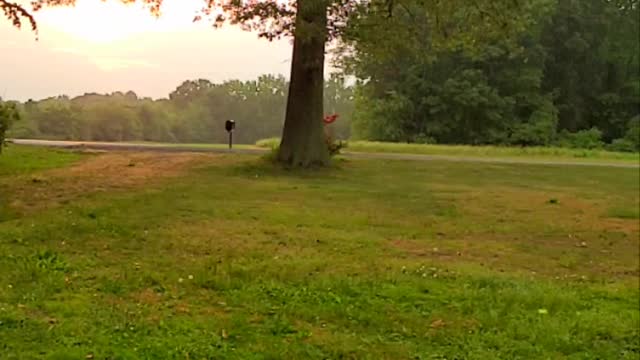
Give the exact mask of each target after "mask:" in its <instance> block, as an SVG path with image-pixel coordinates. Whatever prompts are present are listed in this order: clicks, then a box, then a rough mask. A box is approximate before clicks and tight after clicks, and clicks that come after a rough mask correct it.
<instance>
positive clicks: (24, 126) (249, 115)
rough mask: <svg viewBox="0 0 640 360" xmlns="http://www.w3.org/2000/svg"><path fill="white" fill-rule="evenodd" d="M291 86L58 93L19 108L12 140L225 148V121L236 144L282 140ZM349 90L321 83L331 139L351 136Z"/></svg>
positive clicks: (196, 84) (188, 85)
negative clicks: (332, 117)
mask: <svg viewBox="0 0 640 360" xmlns="http://www.w3.org/2000/svg"><path fill="white" fill-rule="evenodd" d="M287 87H288V84H287V82H286V80H285V79H284V77H275V76H262V77H260V78H259V79H258V80H257V81H245V82H243V81H238V80H234V81H227V82H224V83H222V84H214V83H211V82H210V81H208V80H194V81H185V82H184V83H182V84H181V85H180V86H178V87H177V88H176V90H175V91H173V92H172V93H171V94H170V95H169V98H168V99H160V100H152V99H148V98H139V97H138V96H136V94H135V93H133V92H127V93H122V92H116V93H112V94H107V95H101V94H85V95H83V96H79V97H75V98H69V97H67V96H59V97H53V98H48V99H44V100H41V101H29V102H27V103H24V104H20V108H21V109H22V113H23V115H24V121H23V122H21V124H20V125H19V126H17V127H16V128H15V129H14V131H13V132H12V135H13V136H15V137H28V138H47V139H63V140H97V141H163V142H183V143H184V142H202V143H211V142H214V143H224V142H226V141H227V133H226V131H225V130H224V122H225V121H226V120H228V119H233V120H235V121H236V123H237V128H236V132H235V141H236V142H239V143H251V144H252V143H254V142H255V141H257V140H259V139H262V138H267V137H273V136H280V135H281V131H282V122H283V119H284V111H285V105H286V95H287ZM352 104H353V95H352V88H350V87H348V86H346V85H345V84H344V82H343V81H342V80H341V79H339V78H338V77H335V76H334V77H331V78H330V79H329V81H327V82H326V84H325V108H326V111H327V113H338V114H340V115H341V116H340V120H339V121H337V122H336V123H335V125H333V127H334V128H333V132H334V135H335V136H336V137H339V138H347V137H348V136H349V120H350V117H351V112H352Z"/></svg>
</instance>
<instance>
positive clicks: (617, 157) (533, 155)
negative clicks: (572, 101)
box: [256, 138, 640, 164]
mask: <svg viewBox="0 0 640 360" xmlns="http://www.w3.org/2000/svg"><path fill="white" fill-rule="evenodd" d="M279 142H280V140H279V139H276V138H274V139H265V140H260V141H258V142H257V143H256V146H258V147H262V148H274V147H276V146H278V144H279ZM347 143H348V146H347V148H346V150H345V151H346V152H357V153H396V154H418V155H437V156H457V157H471V158H475V157H479V158H497V159H499V158H515V159H538V160H544V161H558V162H562V161H571V162H616V163H618V162H619V163H629V164H639V163H640V154H638V153H623V152H614V151H606V150H586V149H568V148H560V147H552V146H549V147H538V146H531V147H517V146H471V145H429V144H406V143H390V142H376V141H348V142H347Z"/></svg>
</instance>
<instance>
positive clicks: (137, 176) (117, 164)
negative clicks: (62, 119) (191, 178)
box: [8, 152, 220, 214]
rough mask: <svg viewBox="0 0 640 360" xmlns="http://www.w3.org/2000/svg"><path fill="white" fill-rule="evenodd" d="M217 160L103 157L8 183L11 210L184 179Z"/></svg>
mask: <svg viewBox="0 0 640 360" xmlns="http://www.w3.org/2000/svg"><path fill="white" fill-rule="evenodd" d="M217 158H220V156H216V155H210V154H197V153H178V154H175V153H172V154H167V153H128V152H122V153H104V154H100V155H95V156H91V157H89V158H87V159H85V160H84V161H82V162H79V163H77V164H75V165H73V166H71V167H68V168H59V169H53V170H47V171H42V172H37V173H35V174H31V175H29V176H20V177H17V178H15V179H14V180H12V181H10V182H9V185H8V186H9V192H8V193H9V202H10V204H11V208H13V209H14V210H17V211H18V212H20V213H23V214H24V213H30V212H33V211H36V210H43V209H48V208H52V207H55V206H58V205H60V204H66V203H69V202H70V201H73V200H74V199H76V198H80V197H84V196H87V195H88V194H92V193H98V192H112V191H119V190H126V189H136V188H141V187H146V186H149V185H154V184H158V183H159V182H161V181H163V180H165V179H168V178H175V177H178V176H181V175H184V174H185V173H186V172H187V171H188V170H190V169H193V168H196V167H198V166H201V165H204V164H207V163H211V162H213V161H216V159H217Z"/></svg>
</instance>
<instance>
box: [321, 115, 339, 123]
mask: <svg viewBox="0 0 640 360" xmlns="http://www.w3.org/2000/svg"><path fill="white" fill-rule="evenodd" d="M338 116H340V115H338V114H333V115H327V116H325V117H324V124H325V125H329V124H332V123H334V122H335V121H336V120H338Z"/></svg>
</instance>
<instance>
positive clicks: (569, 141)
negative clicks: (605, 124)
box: [559, 127, 604, 150]
mask: <svg viewBox="0 0 640 360" xmlns="http://www.w3.org/2000/svg"><path fill="white" fill-rule="evenodd" d="M559 145H560V146H562V147H568V148H572V149H588V150H592V149H601V148H602V147H604V142H602V131H600V130H599V129H598V128H596V127H593V128H591V129H589V130H580V131H578V132H575V133H570V132H568V131H564V132H562V133H561V134H560V142H559Z"/></svg>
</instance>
